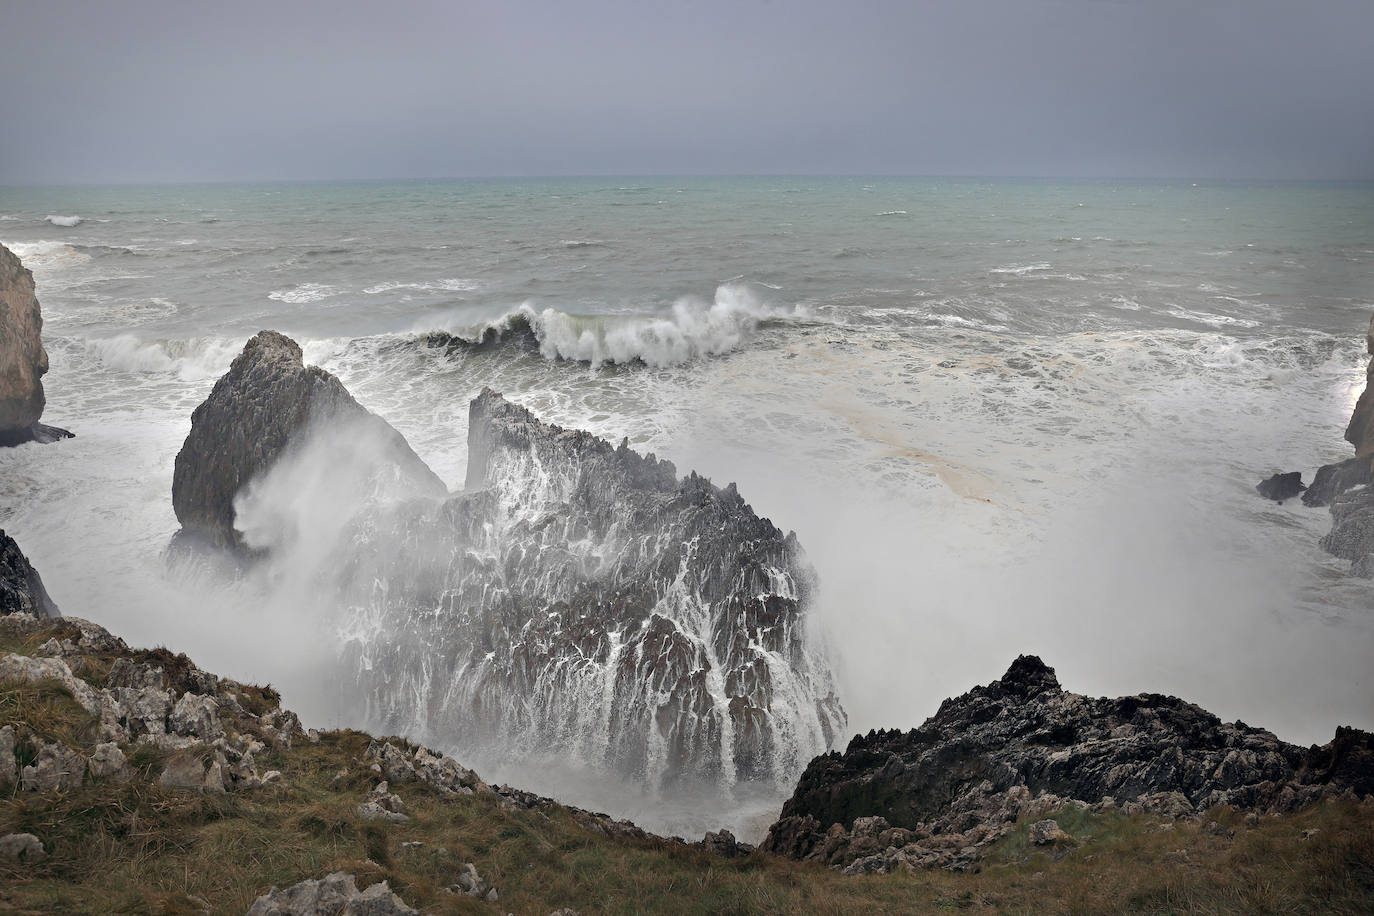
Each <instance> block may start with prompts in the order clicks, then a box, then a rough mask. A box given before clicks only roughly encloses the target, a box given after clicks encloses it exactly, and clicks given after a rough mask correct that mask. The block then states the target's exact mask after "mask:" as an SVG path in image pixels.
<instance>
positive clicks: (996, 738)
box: [761, 655, 1374, 874]
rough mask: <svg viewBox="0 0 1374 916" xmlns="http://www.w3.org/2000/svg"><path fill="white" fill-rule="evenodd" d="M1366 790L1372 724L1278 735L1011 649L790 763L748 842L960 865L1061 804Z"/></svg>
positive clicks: (1305, 797) (840, 859)
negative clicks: (1305, 736) (1102, 694)
mask: <svg viewBox="0 0 1374 916" xmlns="http://www.w3.org/2000/svg"><path fill="white" fill-rule="evenodd" d="M1346 794H1350V795H1354V796H1356V797H1364V798H1368V797H1370V796H1371V795H1374V735H1372V734H1370V733H1368V732H1364V731H1360V730H1358V729H1354V728H1344V727H1342V728H1338V729H1337V730H1336V736H1335V738H1334V739H1333V740H1332V741H1331V742H1330V743H1329V744H1326V745H1324V746H1321V747H1317V746H1313V747H1310V748H1300V747H1297V746H1295V745H1292V744H1287V743H1285V742H1283V741H1280V740H1279V739H1278V738H1276V737H1274V735H1273V734H1271V733H1270V732H1267V731H1264V730H1263V729H1259V728H1253V727H1251V726H1249V725H1246V724H1244V723H1243V722H1234V723H1227V722H1222V721H1221V719H1219V718H1217V717H1216V716H1214V715H1212V714H1211V713H1209V712H1207V711H1206V710H1204V709H1201V708H1199V707H1197V706H1194V705H1193V704H1191V703H1186V702H1184V701H1183V700H1180V699H1177V698H1175V697H1167V696H1161V695H1159V694H1153V693H1144V694H1139V695H1137V696H1129V697H1120V698H1117V699H1107V698H1095V697H1085V696H1080V695H1078V694H1074V693H1069V692H1068V691H1066V690H1064V689H1062V688H1061V687H1060V686H1059V681H1058V679H1057V678H1055V676H1054V669H1052V668H1050V667H1048V666H1047V665H1045V664H1044V663H1043V662H1041V660H1040V659H1039V658H1036V657H1035V656H1024V655H1023V656H1021V657H1019V658H1017V659H1016V661H1015V662H1013V663H1012V665H1011V667H1010V668H1009V669H1008V670H1007V673H1006V674H1004V675H1003V676H1002V677H1001V679H999V680H996V681H993V682H992V683H991V684H988V685H986V686H983V687H975V688H973V690H971V691H969V692H968V693H966V694H964V695H963V696H960V697H955V698H953V699H949V700H945V701H944V702H943V703H942V704H940V709H939V710H938V711H937V712H936V713H935V715H934V716H933V717H931V718H930V719H928V720H926V722H925V724H924V725H922V726H921V727H920V728H914V729H912V730H911V731H908V732H902V731H886V730H879V731H873V732H869V733H868V734H867V735H856V736H855V737H854V739H853V740H852V741H850V742H849V747H848V748H847V749H846V750H845V751H844V753H843V754H841V753H838V752H831V753H829V754H824V755H822V756H820V757H817V758H816V759H815V760H813V761H811V765H810V766H808V767H807V768H806V772H805V773H803V774H802V777H801V780H800V781H799V782H798V783H797V788H796V791H795V792H794V793H793V795H792V797H791V799H789V800H788V801H787V803H786V804H785V805H784V806H783V809H782V816H781V818H779V820H778V821H777V823H775V824H773V826H772V827H771V828H770V829H769V832H768V837H767V839H766V840H765V841H764V843H763V845H762V847H761V848H762V849H764V850H767V851H770V852H774V853H777V854H779V855H785V856H789V857H792V858H797V859H811V860H818V861H821V862H824V863H826V864H829V865H833V866H838V867H843V868H845V873H846V874H854V873H862V872H885V871H893V870H895V869H898V868H904V867H908V866H910V867H944V868H953V869H968V868H972V867H974V866H975V865H976V863H977V861H978V860H979V859H980V858H982V856H983V855H984V853H985V852H986V851H987V850H988V849H989V847H990V846H991V845H992V844H993V843H995V842H996V841H997V840H998V839H1000V838H1001V837H1003V836H1005V835H1006V834H1008V833H1010V832H1011V831H1012V830H1014V829H1015V827H1016V821H1017V819H1018V818H1023V819H1024V818H1036V817H1047V816H1049V814H1051V813H1053V812H1054V811H1057V810H1059V809H1061V808H1065V807H1078V808H1086V807H1088V806H1094V807H1098V808H1103V809H1107V808H1111V809H1116V808H1120V809H1124V810H1126V811H1128V812H1138V811H1152V812H1155V813H1157V814H1161V815H1165V816H1172V817H1183V816H1192V815H1196V814H1200V813H1202V812H1204V811H1206V810H1207V809H1208V808H1210V807H1212V806H1214V805H1230V806H1231V807H1234V808H1240V809H1245V810H1257V811H1275V812H1288V811H1293V810H1296V809H1298V808H1301V807H1303V806H1305V805H1309V804H1312V803H1313V802H1315V801H1317V800H1319V799H1323V798H1334V797H1337V796H1341V795H1346Z"/></svg>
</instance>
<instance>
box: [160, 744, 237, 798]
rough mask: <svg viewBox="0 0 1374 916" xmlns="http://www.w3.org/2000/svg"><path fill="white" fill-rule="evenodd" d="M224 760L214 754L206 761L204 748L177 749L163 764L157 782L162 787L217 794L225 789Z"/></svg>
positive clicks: (219, 755)
mask: <svg viewBox="0 0 1374 916" xmlns="http://www.w3.org/2000/svg"><path fill="white" fill-rule="evenodd" d="M225 770H226V766H225V760H224V758H223V756H222V755H221V754H216V755H215V756H214V757H213V758H212V759H211V760H210V761H209V763H207V762H206V761H205V758H204V750H203V749H197V748H188V749H185V750H179V751H177V752H176V753H175V754H173V755H172V756H171V757H169V758H168V759H167V762H166V763H165V764H164V765H163V768H162V775H161V776H160V777H158V784H159V785H161V786H162V787H163V788H164V789H188V790H192V791H196V792H209V793H211V794H214V795H219V794H221V793H223V792H224V791H225V780H226V773H225Z"/></svg>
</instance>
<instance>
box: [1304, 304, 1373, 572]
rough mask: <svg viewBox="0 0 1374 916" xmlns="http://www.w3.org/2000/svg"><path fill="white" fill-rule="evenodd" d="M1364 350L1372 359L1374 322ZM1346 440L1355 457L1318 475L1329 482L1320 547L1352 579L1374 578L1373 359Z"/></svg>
mask: <svg viewBox="0 0 1374 916" xmlns="http://www.w3.org/2000/svg"><path fill="white" fill-rule="evenodd" d="M1365 347H1366V349H1367V350H1368V351H1369V353H1370V355H1371V356H1374V318H1372V319H1370V322H1369V333H1368V334H1367V335H1366V337H1365ZM1345 439H1346V441H1347V442H1349V443H1350V444H1351V445H1353V446H1355V457H1354V458H1353V459H1351V460H1349V461H1346V462H1343V463H1341V464H1337V465H1329V466H1327V467H1323V468H1322V469H1321V470H1319V471H1318V472H1317V475H1318V477H1319V478H1320V477H1321V476H1322V473H1323V472H1327V473H1328V476H1330V477H1331V478H1332V482H1331V484H1330V485H1329V486H1327V487H1324V492H1323V493H1322V494H1321V495H1322V497H1323V498H1324V499H1325V501H1326V502H1328V503H1330V506H1331V533H1330V534H1328V535H1326V536H1325V537H1323V538H1322V539H1321V546H1322V549H1323V550H1325V551H1326V552H1327V553H1330V554H1332V555H1334V556H1337V557H1340V558H1341V559H1344V560H1349V561H1350V571H1351V572H1352V573H1353V574H1354V575H1357V576H1362V577H1364V578H1367V579H1368V578H1374V485H1371V475H1374V359H1371V360H1370V361H1369V370H1368V383H1367V384H1366V385H1365V389H1364V392H1363V393H1362V394H1361V395H1360V399H1359V400H1358V401H1357V402H1356V403H1355V410H1354V412H1353V413H1352V414H1351V416H1350V424H1349V425H1348V426H1347V427H1346V429H1345ZM1313 489H1316V481H1314V482H1313ZM1317 504H1318V505H1320V504H1321V503H1317Z"/></svg>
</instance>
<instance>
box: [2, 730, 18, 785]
mask: <svg viewBox="0 0 1374 916" xmlns="http://www.w3.org/2000/svg"><path fill="white" fill-rule="evenodd" d="M18 778H19V762H18V761H17V760H15V757H14V726H13V725H6V726H4V727H3V728H0V789H8V788H9V787H10V786H12V785H14V781H15V780H16V779H18Z"/></svg>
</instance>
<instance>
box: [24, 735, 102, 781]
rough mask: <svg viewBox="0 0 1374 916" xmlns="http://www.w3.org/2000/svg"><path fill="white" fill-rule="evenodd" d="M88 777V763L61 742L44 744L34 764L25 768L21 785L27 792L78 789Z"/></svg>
mask: <svg viewBox="0 0 1374 916" xmlns="http://www.w3.org/2000/svg"><path fill="white" fill-rule="evenodd" d="M85 777H86V761H85V760H83V759H81V755H80V754H78V753H77V752H76V751H74V750H72V749H71V748H69V747H67V746H66V745H65V744H63V743H62V742H60V741H54V742H52V743H51V744H42V745H40V746H39V748H38V754H37V756H35V757H34V761H33V763H31V764H29V765H28V766H26V767H24V770H23V773H22V775H21V777H20V784H21V785H22V786H23V787H24V790H25V791H26V792H53V791H58V790H64V789H78V788H80V787H81V783H82V781H83V780H84V779H85Z"/></svg>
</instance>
